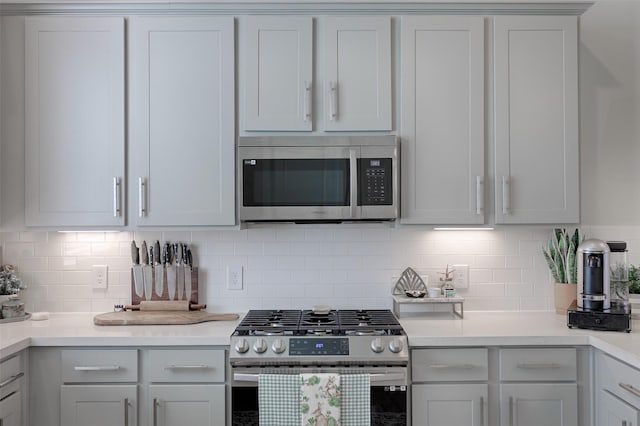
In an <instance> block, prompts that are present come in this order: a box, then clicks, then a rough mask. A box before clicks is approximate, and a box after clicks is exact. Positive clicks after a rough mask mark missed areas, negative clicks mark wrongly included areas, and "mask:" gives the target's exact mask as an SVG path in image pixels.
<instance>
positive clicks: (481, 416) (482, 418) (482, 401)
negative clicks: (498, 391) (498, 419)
mask: <svg viewBox="0 0 640 426" xmlns="http://www.w3.org/2000/svg"><path fill="white" fill-rule="evenodd" d="M480 426H484V396H481V397H480Z"/></svg>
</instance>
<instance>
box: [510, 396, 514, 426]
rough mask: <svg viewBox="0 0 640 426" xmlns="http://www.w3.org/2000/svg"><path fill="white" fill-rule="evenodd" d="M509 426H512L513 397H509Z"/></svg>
mask: <svg viewBox="0 0 640 426" xmlns="http://www.w3.org/2000/svg"><path fill="white" fill-rule="evenodd" d="M509 426H513V397H512V396H510V397H509Z"/></svg>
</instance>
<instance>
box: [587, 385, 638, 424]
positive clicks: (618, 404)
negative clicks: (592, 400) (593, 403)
mask: <svg viewBox="0 0 640 426" xmlns="http://www.w3.org/2000/svg"><path fill="white" fill-rule="evenodd" d="M597 398H598V408H597V410H598V423H597V424H598V426H637V425H639V424H640V409H639V408H637V407H634V406H633V405H630V404H627V403H626V402H624V401H623V400H621V399H620V398H618V397H617V396H615V395H613V394H612V393H610V392H608V391H606V390H604V389H601V390H600V392H599V395H598V397H597Z"/></svg>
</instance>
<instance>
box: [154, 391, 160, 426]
mask: <svg viewBox="0 0 640 426" xmlns="http://www.w3.org/2000/svg"><path fill="white" fill-rule="evenodd" d="M159 405H160V401H158V398H153V426H158V406H159Z"/></svg>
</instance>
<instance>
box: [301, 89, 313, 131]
mask: <svg viewBox="0 0 640 426" xmlns="http://www.w3.org/2000/svg"><path fill="white" fill-rule="evenodd" d="M312 87H313V84H312V82H311V81H305V82H304V117H303V120H304V121H311V99H312V98H311V88H312Z"/></svg>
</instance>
